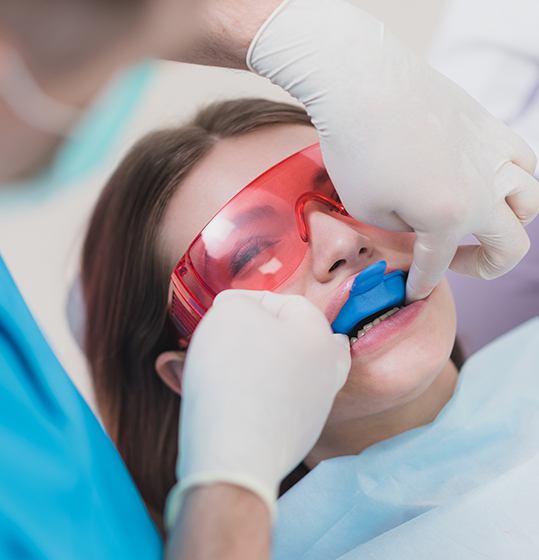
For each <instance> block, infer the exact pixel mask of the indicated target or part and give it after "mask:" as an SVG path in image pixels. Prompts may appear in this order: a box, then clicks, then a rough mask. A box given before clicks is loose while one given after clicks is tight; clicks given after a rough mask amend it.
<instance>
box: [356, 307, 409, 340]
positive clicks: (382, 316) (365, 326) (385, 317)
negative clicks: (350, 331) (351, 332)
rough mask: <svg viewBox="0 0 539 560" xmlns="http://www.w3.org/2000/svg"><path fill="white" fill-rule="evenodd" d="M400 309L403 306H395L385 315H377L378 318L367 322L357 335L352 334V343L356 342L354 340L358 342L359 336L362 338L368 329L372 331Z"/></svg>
mask: <svg viewBox="0 0 539 560" xmlns="http://www.w3.org/2000/svg"><path fill="white" fill-rule="evenodd" d="M399 309H402V306H400V307H393V309H390V310H389V311H386V312H385V313H384V314H383V315H380V317H376V319H374V321H371V322H370V323H367V324H366V325H364V326H363V328H361V329H359V331H357V336H352V337H351V338H350V344H351V345H352V344H354V342H357V339H358V338H361V337H362V336H364V335H365V334H366V333H367V332H368V331H370V330H371V329H372V328H373V327H374V326H376V325H377V324H378V323H381V322H382V321H383V320H384V319H387V318H388V317H391V315H394V314H395V313H397V311H398V310H399Z"/></svg>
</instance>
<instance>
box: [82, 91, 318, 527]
mask: <svg viewBox="0 0 539 560" xmlns="http://www.w3.org/2000/svg"><path fill="white" fill-rule="evenodd" d="M285 123H287V124H294V123H295V124H302V125H310V124H311V122H310V119H309V117H308V115H307V114H306V113H305V111H304V110H303V109H301V108H300V107H296V106H294V105H290V104H286V103H275V102H273V101H267V100H263V99H241V100H234V101H226V102H221V103H216V104H213V105H211V106H209V107H207V108H205V109H203V110H202V111H200V112H199V113H198V115H196V116H195V118H194V119H193V120H192V121H191V122H189V123H188V124H186V125H184V126H181V127H178V128H171V129H169V130H162V131H159V132H155V133H152V134H149V135H148V136H146V137H145V138H143V139H142V140H141V141H139V142H138V143H137V144H136V145H135V146H134V147H133V148H132V149H131V151H130V152H129V154H128V155H127V156H126V158H125V159H124V160H123V162H122V163H121V164H120V166H119V167H118V169H117V170H116V171H115V173H114V174H113V176H112V177H111V179H110V180H109V182H108V183H107V185H106V186H105V189H104V190H103V192H102V194H101V197H100V199H99V201H98V203H97V206H96V208H95V210H94V213H93V216H92V218H91V221H90V225H89V229H88V233H87V236H86V240H85V243H84V248H83V255H82V287H83V294H84V300H85V303H86V313H87V315H86V331H85V351H86V354H87V357H88V360H89V364H90V368H91V373H92V376H93V380H94V383H95V390H96V397H97V402H98V406H99V411H100V413H101V415H102V417H103V420H104V422H105V425H106V428H107V430H108V431H109V432H110V434H111V436H112V437H113V439H114V440H115V442H116V444H117V446H118V449H119V451H120V453H121V455H122V457H123V459H124V461H125V462H126V464H127V466H128V468H129V470H130V472H131V474H132V476H133V478H134V480H135V483H136V484H137V486H138V488H139V489H140V491H141V493H142V496H143V498H144V500H145V502H146V504H147V506H148V508H149V510H150V512H151V513H152V515H153V517H154V519H155V520H156V521H157V523H158V525H160V526H161V516H162V512H163V509H164V502H165V498H166V495H167V492H168V491H169V489H170V488H171V486H172V485H173V484H174V482H175V476H174V467H175V462H176V456H177V451H178V448H177V437H178V434H177V430H178V413H179V404H180V399H179V398H178V396H177V395H175V394H174V393H173V392H172V391H171V390H170V389H168V388H167V387H166V386H165V385H164V383H163V382H162V381H161V380H160V379H159V378H158V376H157V375H156V373H155V369H154V363H155V360H156V358H157V356H158V355H159V354H160V353H161V352H164V351H166V350H170V349H173V348H177V340H176V337H175V335H174V333H173V332H172V329H171V328H170V324H169V322H168V318H167V294H168V292H167V290H168V277H169V275H170V273H171V270H169V268H168V267H167V265H166V264H165V263H164V262H163V259H161V258H160V253H159V250H158V247H157V245H158V235H159V231H160V224H161V222H162V218H163V215H164V212H165V210H166V208H167V205H168V203H169V201H170V199H171V197H172V195H173V194H174V192H175V191H176V189H177V188H178V185H179V184H180V183H181V181H182V179H183V178H184V177H185V176H186V175H187V174H188V173H189V171H190V170H191V169H192V168H193V166H194V165H195V164H196V163H197V162H199V161H200V160H201V159H202V158H203V157H204V156H205V155H206V154H207V153H208V152H209V151H210V150H211V148H212V146H214V145H215V144H216V143H217V142H218V141H219V139H221V138H227V137H231V136H237V135H242V134H245V133H247V132H250V131H252V130H255V129H257V128H260V127H265V126H268V125H272V124H285Z"/></svg>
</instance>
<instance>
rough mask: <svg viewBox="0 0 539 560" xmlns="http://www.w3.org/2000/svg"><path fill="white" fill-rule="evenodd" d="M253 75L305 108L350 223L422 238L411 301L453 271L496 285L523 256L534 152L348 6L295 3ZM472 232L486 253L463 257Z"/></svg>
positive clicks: (330, 1)
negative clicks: (464, 242)
mask: <svg viewBox="0 0 539 560" xmlns="http://www.w3.org/2000/svg"><path fill="white" fill-rule="evenodd" d="M247 64H248V66H249V67H250V68H251V69H252V70H253V71H255V72H257V73H258V74H261V75H262V76H265V77H267V78H269V79H270V80H271V81H272V82H274V83H276V84H278V85H279V86H281V87H282V88H284V89H285V90H287V91H288V92H289V93H290V94H292V95H293V96H294V97H296V98H297V99H298V100H300V101H301V102H302V103H303V104H304V105H305V107H306V109H307V111H308V112H309V114H310V116H311V117H312V120H313V123H314V125H315V126H316V128H317V130H318V133H319V135H320V139H321V145H322V152H323V155H324V160H325V163H326V166H327V168H328V172H329V174H330V176H331V178H332V179H333V182H334V184H335V187H336V189H337V191H338V193H339V195H340V197H341V199H342V201H343V203H344V205H345V207H346V208H347V210H348V212H349V213H350V214H351V215H353V216H354V217H355V218H356V219H359V220H362V221H365V222H368V223H371V224H374V225H377V226H380V227H384V228H386V229H392V230H405V231H406V230H411V229H413V230H415V231H416V233H417V239H416V242H415V247H414V262H413V265H412V267H411V269H410V273H409V276H408V284H407V297H408V299H409V300H414V299H420V298H422V297H425V296H427V295H428V294H429V293H430V292H431V290H432V288H433V287H434V286H435V285H436V284H437V283H438V282H439V281H440V279H441V277H442V276H443V274H444V272H445V270H446V269H447V267H448V266H449V265H450V264H451V268H452V269H453V270H456V271H458V272H462V273H465V274H469V275H472V276H479V277H482V278H495V277H497V276H500V275H501V274H503V273H505V272H507V271H509V270H510V269H511V268H513V267H514V266H515V265H516V264H517V263H518V262H519V261H520V260H521V258H522V257H523V256H524V255H525V254H526V252H527V250H528V248H529V239H528V236H527V234H526V231H525V229H524V227H523V224H527V223H529V222H530V221H531V220H532V219H533V218H534V217H535V216H536V215H537V213H538V212H539V186H538V185H537V182H536V181H535V179H533V177H532V176H531V175H530V173H532V172H533V171H534V169H535V166H536V157H535V155H534V153H533V152H532V151H531V149H530V148H529V146H528V145H527V144H526V143H525V142H524V141H523V140H522V139H521V138H520V137H519V136H517V135H516V134H514V133H513V132H511V131H510V130H509V129H508V128H507V127H506V126H505V125H504V124H503V123H502V122H500V121H498V120H496V119H495V118H494V117H492V116H491V115H490V114H489V113H488V112H487V111H486V110H485V109H483V108H482V107H481V106H480V105H479V104H478V103H477V102H476V101H475V100H474V99H472V98H471V97H470V96H469V95H468V94H466V93H465V92H464V90H462V89H461V88H460V87H458V86H457V85H456V84H454V83H453V82H451V81H450V80H448V79H447V78H445V77H444V76H442V75H441V74H439V73H438V72H436V71H435V70H433V69H432V68H431V67H430V66H428V65H427V64H426V63H425V62H424V61H423V60H422V59H420V58H418V57H417V56H415V55H414V54H413V53H412V52H410V51H409V50H407V49H406V48H404V47H403V46H402V45H400V44H399V42H398V41H397V40H396V39H395V37H394V36H393V35H391V34H390V33H389V32H387V30H385V29H384V26H383V25H382V24H381V23H380V22H378V21H377V20H375V19H374V18H373V17H371V16H370V15H368V14H367V13H365V12H363V11H362V10H360V9H359V8H357V7H355V6H353V5H352V4H350V3H349V2H346V1H344V0H287V1H285V2H284V3H283V4H282V5H281V6H280V8H278V9H277V10H276V12H274V14H273V15H272V16H271V17H270V18H269V19H268V20H267V21H266V23H265V24H264V25H263V26H262V28H261V29H260V30H259V32H258V34H257V35H256V36H255V38H254V40H253V42H252V44H251V47H250V49H249V52H248V55H247ZM478 71H480V69H478ZM470 233H472V234H474V235H475V236H476V237H477V239H478V240H479V242H480V245H478V246H468V247H466V246H462V247H458V244H459V242H460V241H461V240H462V238H463V237H465V236H466V235H468V234H470Z"/></svg>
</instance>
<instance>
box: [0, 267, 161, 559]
mask: <svg viewBox="0 0 539 560" xmlns="http://www.w3.org/2000/svg"><path fill="white" fill-rule="evenodd" d="M0 383H1V386H0V450H1V451H0V453H1V459H0V558H2V559H10V558H16V559H22V558H24V559H36V558H39V559H54V560H62V559H64V558H65V559H70V560H71V559H73V558H76V559H77V560H86V559H100V560H101V559H106V558H114V559H115V560H119V559H123V558H129V559H133V558H144V559H145V560H148V559H150V560H151V559H154V558H160V557H161V554H162V543H161V539H160V537H159V534H158V532H157V530H156V528H155V526H154V524H153V522H152V521H151V519H150V517H149V515H148V513H147V511H146V509H145V507H144V503H143V501H142V499H141V497H140V495H139V493H138V492H137V490H136V488H135V486H134V484H133V481H132V480H131V477H130V475H129V473H128V471H127V469H126V467H125V465H124V463H123V462H122V460H121V458H120V456H119V454H118V452H117V451H116V449H115V447H114V445H113V444H112V442H111V440H110V439H109V438H108V436H107V435H106V434H105V432H104V431H103V429H102V427H101V425H100V424H99V422H98V421H97V420H96V418H95V416H94V414H93V413H92V411H91V410H90V409H89V407H88V406H87V404H86V402H85V401H84V400H83V398H82V397H81V395H80V394H79V393H78V391H77V389H76V388H75V387H74V385H73V383H72V382H71V380H70V379H69V377H68V376H67V375H66V373H65V372H64V370H63V368H62V366H61V365H60V363H59V361H58V360H57V358H56V357H55V355H54V353H53V352H52V350H51V349H50V347H49V345H48V344H47V342H46V340H45V338H44V337H43V335H42V333H41V332H40V330H39V328H38V326H37V325H36V322H35V321H34V319H33V318H32V316H31V314H30V312H29V310H28V308H27V306H26V304H25V303H24V300H23V298H22V296H21V294H20V292H19V291H18V289H17V287H16V286H15V283H14V282H13V279H12V278H11V276H10V274H9V272H8V270H7V268H6V266H5V264H4V261H3V259H2V258H1V257H0Z"/></svg>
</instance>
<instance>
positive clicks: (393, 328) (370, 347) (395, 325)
mask: <svg viewBox="0 0 539 560" xmlns="http://www.w3.org/2000/svg"><path fill="white" fill-rule="evenodd" d="M429 298H430V296H429V297H427V298H426V299H422V300H419V301H415V302H414V303H411V304H410V305H407V306H406V307H403V308H402V309H400V310H399V311H398V312H397V313H395V314H394V315H391V317H389V318H387V319H385V320H384V321H382V322H380V323H378V324H377V325H375V326H373V327H372V328H371V329H370V330H369V331H368V332H366V333H365V335H363V336H362V337H360V338H358V339H357V340H356V341H355V342H354V343H353V344H351V349H350V350H351V354H352V357H354V356H365V355H366V354H370V353H372V352H375V351H377V350H380V349H381V348H382V347H384V346H385V345H386V344H388V343H389V342H391V341H392V340H396V339H397V338H399V337H405V336H406V335H407V331H408V329H409V328H410V327H411V326H412V325H413V324H414V323H415V321H416V320H417V319H418V318H419V317H420V316H421V315H422V314H423V312H424V311H425V309H426V307H427V306H428V303H429Z"/></svg>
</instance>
